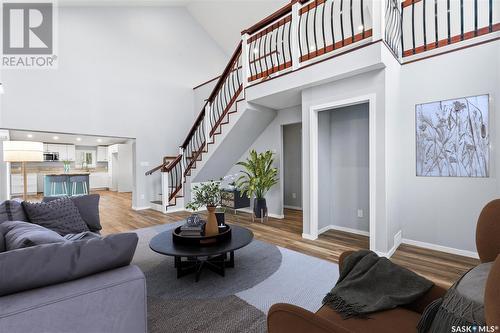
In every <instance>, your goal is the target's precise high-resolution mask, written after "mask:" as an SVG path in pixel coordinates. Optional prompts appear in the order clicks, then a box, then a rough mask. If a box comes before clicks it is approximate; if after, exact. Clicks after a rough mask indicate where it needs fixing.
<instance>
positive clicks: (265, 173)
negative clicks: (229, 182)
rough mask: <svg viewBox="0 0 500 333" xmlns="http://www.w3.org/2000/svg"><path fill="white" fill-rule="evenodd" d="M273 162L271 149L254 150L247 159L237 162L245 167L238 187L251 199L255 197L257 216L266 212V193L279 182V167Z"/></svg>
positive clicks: (254, 210) (254, 203)
mask: <svg viewBox="0 0 500 333" xmlns="http://www.w3.org/2000/svg"><path fill="white" fill-rule="evenodd" d="M273 163H274V156H273V152H271V151H270V150H267V151H265V152H263V153H259V154H258V153H257V152H256V151H255V150H252V151H251V152H250V156H249V157H248V158H247V159H246V161H243V162H238V163H237V165H241V166H243V167H244V168H245V170H242V171H241V172H242V173H243V175H241V176H240V177H239V178H238V181H237V187H238V189H240V190H241V191H242V193H243V194H245V195H246V196H247V197H248V198H249V199H251V198H252V196H253V197H254V202H253V212H254V214H255V217H257V218H261V217H262V216H263V215H265V214H266V212H267V203H266V198H265V196H266V193H267V192H268V191H269V190H270V189H271V188H272V187H273V186H274V185H276V184H277V183H278V177H277V175H278V169H276V168H275V167H273Z"/></svg>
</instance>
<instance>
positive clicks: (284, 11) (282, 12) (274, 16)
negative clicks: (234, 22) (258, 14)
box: [241, 0, 296, 35]
mask: <svg viewBox="0 0 500 333" xmlns="http://www.w3.org/2000/svg"><path fill="white" fill-rule="evenodd" d="M295 2H296V0H292V2H290V3H288V4H286V5H285V6H283V7H281V8H280V9H278V10H277V11H275V12H274V13H272V14H271V15H269V16H267V17H265V18H263V19H262V20H260V21H259V22H257V23H256V24H254V25H252V26H251V27H250V28H248V29H245V30H243V31H242V32H241V34H242V35H244V34H249V35H251V34H253V33H256V32H257V31H259V30H260V29H262V28H264V27H265V26H267V25H268V24H271V23H273V22H274V21H276V20H277V19H280V18H282V17H283V16H285V15H286V14H289V13H291V12H292V6H293V4H294V3H295Z"/></svg>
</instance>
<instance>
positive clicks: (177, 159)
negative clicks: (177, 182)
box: [163, 154, 182, 172]
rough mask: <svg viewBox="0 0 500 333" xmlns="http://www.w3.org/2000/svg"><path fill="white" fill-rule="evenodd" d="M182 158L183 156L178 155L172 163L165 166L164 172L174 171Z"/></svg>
mask: <svg viewBox="0 0 500 333" xmlns="http://www.w3.org/2000/svg"><path fill="white" fill-rule="evenodd" d="M181 158H182V155H181V154H179V155H177V157H176V158H175V159H174V160H173V161H172V162H170V163H168V165H166V166H165V170H164V171H163V172H170V171H172V169H173V168H174V167H175V166H176V164H177V163H179V162H180V161H181Z"/></svg>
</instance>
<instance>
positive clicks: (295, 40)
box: [290, 1, 301, 70]
mask: <svg viewBox="0 0 500 333" xmlns="http://www.w3.org/2000/svg"><path fill="white" fill-rule="evenodd" d="M300 7H301V5H300V2H299V1H297V2H295V3H294V4H293V5H292V22H291V25H290V33H291V38H290V40H291V43H292V45H290V48H291V50H292V70H296V69H298V68H299V67H300V59H299V58H300V52H299V19H300V15H299V10H300Z"/></svg>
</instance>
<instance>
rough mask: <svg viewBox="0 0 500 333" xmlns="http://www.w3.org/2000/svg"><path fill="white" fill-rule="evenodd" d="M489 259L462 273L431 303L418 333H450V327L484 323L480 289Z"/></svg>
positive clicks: (482, 291)
mask: <svg viewBox="0 0 500 333" xmlns="http://www.w3.org/2000/svg"><path fill="white" fill-rule="evenodd" d="M492 265H493V262H488V263H484V264H481V265H478V266H476V267H474V268H473V269H471V270H470V271H469V272H467V273H466V274H464V275H463V276H462V277H461V278H460V280H459V281H458V282H456V283H455V284H454V285H453V286H452V287H451V288H450V289H449V290H448V291H447V292H446V295H445V296H444V297H443V299H439V300H436V301H434V302H433V303H431V304H430V305H429V306H428V307H427V308H426V309H425V311H424V313H423V314H422V318H421V319H420V322H419V324H418V331H419V332H420V333H424V332H425V333H441V332H451V331H452V326H455V327H457V326H460V327H473V326H485V325H486V320H485V317H484V291H485V288H486V281H487V279H488V275H489V272H490V270H491V266H492Z"/></svg>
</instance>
